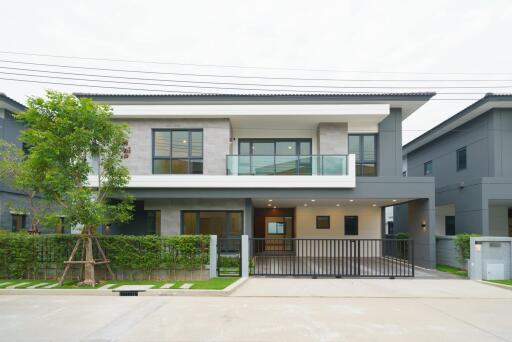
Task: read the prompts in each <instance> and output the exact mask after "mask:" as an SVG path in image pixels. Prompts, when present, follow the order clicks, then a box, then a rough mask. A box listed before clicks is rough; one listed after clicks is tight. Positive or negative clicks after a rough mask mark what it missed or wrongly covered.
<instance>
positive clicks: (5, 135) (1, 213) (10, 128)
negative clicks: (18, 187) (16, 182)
mask: <svg viewBox="0 0 512 342" xmlns="http://www.w3.org/2000/svg"><path fill="white" fill-rule="evenodd" d="M23 110H25V106H23V105H22V104H21V103H18V102H16V101H14V100H13V99H11V98H10V97H7V96H6V95H5V94H3V93H0V139H3V140H6V141H8V142H10V143H13V144H16V145H17V146H18V147H22V146H21V142H20V141H19V140H18V136H19V133H20V131H21V129H22V128H23V125H22V124H21V123H19V122H17V121H16V120H15V119H14V117H13V113H16V112H19V111H23ZM22 207H23V208H25V207H26V200H25V197H24V196H23V195H21V194H20V193H19V192H17V191H15V190H13V189H11V188H9V187H7V186H6V185H5V184H2V183H0V229H7V230H12V231H20V230H26V229H27V228H28V227H29V226H30V217H28V216H27V215H26V211H23V210H20V208H22Z"/></svg>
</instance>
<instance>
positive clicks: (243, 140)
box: [238, 138, 313, 157]
mask: <svg viewBox="0 0 512 342" xmlns="http://www.w3.org/2000/svg"><path fill="white" fill-rule="evenodd" d="M283 141H290V142H294V143H295V151H296V153H295V156H310V155H313V141H312V139H310V138H240V139H238V155H240V156H254V154H253V153H252V143H254V142H271V143H273V144H274V154H273V155H274V156H277V154H276V148H277V144H276V143H277V142H283ZM301 142H308V143H309V147H310V151H309V154H301V150H300V143H301ZM243 143H249V144H250V147H249V154H240V144H243ZM279 156H283V157H286V156H288V155H279ZM289 156H292V155H289Z"/></svg>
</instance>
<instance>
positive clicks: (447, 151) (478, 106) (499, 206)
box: [404, 94, 512, 236]
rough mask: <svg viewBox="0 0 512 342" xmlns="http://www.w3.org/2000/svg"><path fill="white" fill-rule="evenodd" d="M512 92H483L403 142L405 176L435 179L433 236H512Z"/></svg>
mask: <svg viewBox="0 0 512 342" xmlns="http://www.w3.org/2000/svg"><path fill="white" fill-rule="evenodd" d="M511 146H512V95H502V94H501V95H500V94H487V95H486V96H484V97H483V98H482V99H481V100H479V101H477V102H475V103H474V104H472V105H470V106H469V107H467V108H465V109H464V110H462V111H461V112H459V113H457V114H455V115H454V116H453V117H451V118H449V119H448V120H446V121H444V122H442V123H441V124H439V125H437V126H436V127H434V128H432V129H431V130H429V131H428V132H426V133H425V134H423V135H421V136H419V137H418V138H416V139H414V140H413V141H411V142H410V143H408V144H407V145H405V146H404V161H405V163H404V165H405V169H406V174H407V177H421V176H426V177H429V178H430V177H435V187H436V199H435V201H436V226H437V235H439V236H445V235H454V234H458V233H478V234H482V235H484V236H512V158H511V156H512V152H511V150H510V148H511Z"/></svg>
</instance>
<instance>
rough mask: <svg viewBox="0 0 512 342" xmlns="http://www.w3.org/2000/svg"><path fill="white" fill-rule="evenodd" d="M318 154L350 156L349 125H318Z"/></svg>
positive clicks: (329, 123)
mask: <svg viewBox="0 0 512 342" xmlns="http://www.w3.org/2000/svg"><path fill="white" fill-rule="evenodd" d="M317 137H318V144H317V146H318V154H348V124H347V123H339V122H336V123H334V122H322V123H320V124H318V135H317Z"/></svg>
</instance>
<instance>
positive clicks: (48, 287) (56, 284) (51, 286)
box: [43, 283, 59, 289]
mask: <svg viewBox="0 0 512 342" xmlns="http://www.w3.org/2000/svg"><path fill="white" fill-rule="evenodd" d="M57 286H59V283H55V284H51V285H48V286H45V287H43V289H53V288H54V287H57Z"/></svg>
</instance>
